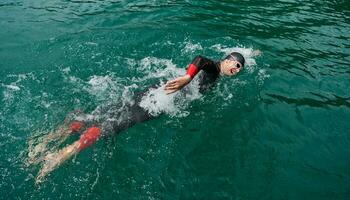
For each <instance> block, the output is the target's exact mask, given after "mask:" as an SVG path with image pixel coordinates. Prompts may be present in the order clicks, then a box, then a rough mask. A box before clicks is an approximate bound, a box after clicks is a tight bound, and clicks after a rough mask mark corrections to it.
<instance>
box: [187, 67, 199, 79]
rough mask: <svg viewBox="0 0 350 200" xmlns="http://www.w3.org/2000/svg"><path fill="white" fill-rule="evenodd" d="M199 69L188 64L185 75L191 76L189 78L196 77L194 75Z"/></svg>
mask: <svg viewBox="0 0 350 200" xmlns="http://www.w3.org/2000/svg"><path fill="white" fill-rule="evenodd" d="M198 71H199V69H198V67H197V66H196V65H194V64H190V65H189V66H188V68H187V73H186V74H188V75H190V76H191V78H193V77H194V76H196V74H197V73H198Z"/></svg>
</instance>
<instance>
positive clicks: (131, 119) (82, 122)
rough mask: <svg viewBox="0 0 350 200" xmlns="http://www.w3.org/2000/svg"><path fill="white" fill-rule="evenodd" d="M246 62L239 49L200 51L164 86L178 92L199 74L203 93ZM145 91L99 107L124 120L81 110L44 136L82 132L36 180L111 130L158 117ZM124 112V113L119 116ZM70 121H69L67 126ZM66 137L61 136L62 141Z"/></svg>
mask: <svg viewBox="0 0 350 200" xmlns="http://www.w3.org/2000/svg"><path fill="white" fill-rule="evenodd" d="M244 64H245V59H244V57H243V56H242V54H240V53H238V52H232V53H231V54H229V55H228V56H226V57H225V58H224V59H223V60H220V61H218V62H215V61H213V60H211V59H208V58H206V57H204V56H200V55H199V56H196V57H195V58H194V59H193V61H192V62H191V63H190V64H189V66H188V68H187V71H186V74H185V75H183V76H181V77H178V78H176V79H173V80H170V81H168V82H167V83H166V84H165V86H164V90H165V92H166V94H172V93H174V92H177V91H179V90H181V89H182V88H183V87H185V86H186V85H187V84H189V83H190V82H191V81H192V80H193V79H194V78H195V77H196V76H198V78H199V91H200V92H201V93H203V92H204V91H205V90H207V89H209V88H211V87H212V86H213V85H214V84H215V82H216V80H217V79H218V78H219V76H220V75H227V76H233V75H236V74H237V73H239V72H240V71H241V70H242V69H243V67H244ZM197 74H198V75H197ZM146 92H147V91H145V92H142V93H140V94H138V95H136V97H135V99H134V103H133V104H130V105H127V106H123V107H122V109H120V107H118V106H113V105H112V106H109V107H107V108H105V109H106V110H102V111H99V112H102V113H106V114H107V116H110V117H107V119H123V120H103V119H102V120H101V119H98V118H94V117H93V115H87V114H84V113H81V112H79V113H78V114H77V115H76V117H75V119H74V120H72V121H71V122H68V123H65V124H64V125H63V127H60V128H59V129H58V130H59V131H58V132H59V133H53V134H49V137H48V138H47V139H46V140H44V143H45V141H46V143H48V142H51V141H52V140H54V139H55V138H56V139H57V137H59V136H57V135H56V136H55V134H59V135H60V136H62V137H63V140H64V139H65V138H67V137H68V136H69V135H71V134H74V133H82V134H81V136H80V139H79V140H77V141H75V142H74V143H73V144H70V145H68V146H66V147H64V148H63V149H61V150H59V151H58V152H54V153H49V154H47V155H46V156H45V158H44V159H43V161H44V164H43V166H42V168H41V170H40V171H39V173H38V176H37V179H36V182H37V183H39V182H41V181H42V180H43V178H44V177H45V176H46V175H47V174H49V173H50V172H51V171H53V170H54V169H55V168H57V167H58V166H60V165H61V164H62V163H63V162H64V161H66V160H67V159H69V158H71V157H72V156H73V155H76V154H78V153H79V152H81V151H83V150H84V149H86V148H88V147H90V146H91V145H93V144H94V143H96V141H97V140H99V139H100V138H101V137H103V136H107V135H109V134H117V133H119V132H121V131H123V130H125V129H127V128H130V127H132V126H133V125H135V124H137V123H141V122H144V121H147V120H150V119H153V118H155V117H156V116H154V115H152V114H150V113H149V112H148V111H147V110H145V109H144V108H143V107H141V106H140V102H141V100H142V97H143V96H144V95H145V93H146ZM121 115H123V117H118V116H121ZM67 124H69V125H68V127H67ZM63 140H61V142H62V141H63ZM41 145H42V144H41Z"/></svg>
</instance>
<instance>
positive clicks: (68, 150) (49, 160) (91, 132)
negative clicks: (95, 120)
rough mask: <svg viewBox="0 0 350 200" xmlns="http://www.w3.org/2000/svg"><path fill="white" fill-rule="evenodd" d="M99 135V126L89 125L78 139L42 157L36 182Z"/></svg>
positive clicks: (91, 143) (93, 141) (90, 143)
mask: <svg viewBox="0 0 350 200" xmlns="http://www.w3.org/2000/svg"><path fill="white" fill-rule="evenodd" d="M100 136H101V129H100V128H98V127H96V126H93V127H90V128H88V129H87V130H86V131H85V132H84V134H82V135H81V137H80V139H79V140H78V141H76V142H74V143H73V144H71V145H68V146H66V147H65V148H63V149H61V150H59V151H58V152H53V153H50V154H48V155H47V156H46V157H45V159H44V164H43V167H42V168H41V170H40V171H39V173H38V176H37V178H36V183H40V182H41V181H42V180H43V178H44V177H45V176H46V175H47V174H49V173H50V172H51V171H53V170H54V169H56V168H57V167H59V166H60V165H61V164H62V163H64V161H66V160H68V159H69V158H71V157H72V156H74V155H76V154H78V153H79V152H80V151H82V150H84V149H85V148H87V147H89V146H91V145H93V144H94V143H95V142H96V141H97V140H98V139H99V138H100Z"/></svg>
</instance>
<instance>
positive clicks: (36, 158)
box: [26, 121, 85, 165]
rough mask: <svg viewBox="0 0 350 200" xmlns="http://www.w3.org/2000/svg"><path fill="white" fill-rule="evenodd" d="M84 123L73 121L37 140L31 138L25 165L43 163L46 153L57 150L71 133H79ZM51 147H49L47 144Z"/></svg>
mask: <svg viewBox="0 0 350 200" xmlns="http://www.w3.org/2000/svg"><path fill="white" fill-rule="evenodd" d="M84 125H85V123H84V122H81V121H73V122H72V123H71V124H70V125H66V124H63V125H62V126H60V127H59V128H57V129H56V130H55V131H53V132H50V133H48V134H47V135H44V136H42V137H39V138H32V139H30V140H29V141H28V145H29V148H28V159H27V162H26V164H27V165H32V164H38V163H40V162H41V161H43V157H44V155H45V154H46V152H47V151H48V150H49V149H50V151H54V150H55V149H57V148H58V147H59V146H60V145H61V144H62V143H63V142H64V141H65V140H66V139H67V138H68V136H70V135H71V134H73V133H78V132H80V131H81V130H82V129H83V127H84ZM50 143H52V145H50V146H51V147H49V144H50Z"/></svg>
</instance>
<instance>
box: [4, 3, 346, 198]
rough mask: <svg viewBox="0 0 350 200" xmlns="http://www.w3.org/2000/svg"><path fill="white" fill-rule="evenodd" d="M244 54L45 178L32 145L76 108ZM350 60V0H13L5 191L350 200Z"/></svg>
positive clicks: (7, 41) (89, 108)
mask: <svg viewBox="0 0 350 200" xmlns="http://www.w3.org/2000/svg"><path fill="white" fill-rule="evenodd" d="M257 50H260V51H261V52H262V54H261V55H260V56H254V52H255V51H257ZM232 51H239V52H241V53H242V54H243V55H244V56H245V57H246V59H247V65H246V67H245V69H244V71H243V72H242V73H241V74H239V75H237V76H235V77H222V78H220V80H219V81H218V83H217V85H216V87H214V88H213V89H212V90H210V91H207V92H206V93H204V94H202V95H201V94H199V93H196V92H195V91H196V89H197V86H196V81H195V80H194V81H193V83H191V84H190V85H189V86H188V89H190V90H193V91H194V92H193V93H192V95H187V96H186V95H185V96H183V95H182V96H181V93H177V94H175V95H171V96H164V95H163V96H162V95H160V96H161V98H160V97H159V98H156V99H155V100H154V101H155V102H154V101H146V102H145V107H147V108H149V110H150V112H154V113H156V114H157V113H164V114H162V115H160V116H159V117H157V118H155V119H153V120H151V121H147V122H145V123H142V124H138V125H136V126H134V127H132V128H130V129H128V130H125V131H123V132H121V133H120V134H118V135H114V136H110V137H106V138H103V139H101V140H99V141H98V142H97V143H96V144H95V145H94V146H93V147H91V148H89V149H87V150H85V151H83V152H81V153H80V154H79V155H77V156H76V157H75V158H73V159H70V160H69V161H67V162H66V163H64V164H63V165H62V166H61V167H59V168H58V169H56V170H55V171H53V172H52V173H51V174H50V175H49V176H47V177H46V179H45V180H44V181H43V182H42V183H40V184H36V183H35V179H36V176H37V173H38V171H39V169H40V164H37V165H28V154H29V153H30V152H31V151H32V150H33V149H32V147H31V145H30V144H31V142H32V141H35V142H40V138H42V137H44V136H45V135H46V134H47V133H49V132H50V131H52V130H54V129H55V128H56V127H57V126H59V125H60V124H62V121H64V119H65V118H66V116H67V115H68V114H69V113H71V112H72V111H74V110H82V111H84V112H86V113H93V112H94V110H96V108H99V107H107V108H108V106H109V105H111V104H112V105H113V104H118V103H125V102H129V101H132V96H133V94H135V93H136V92H138V91H141V90H145V89H147V88H148V87H150V86H151V85H153V84H158V86H161V85H162V84H164V83H165V82H166V81H167V80H169V79H172V78H174V77H177V76H179V75H181V74H184V72H185V69H186V67H187V65H188V64H189V63H190V62H191V61H192V59H193V58H194V57H195V56H196V55H204V56H206V57H208V58H212V59H214V60H220V59H222V58H223V57H225V55H226V54H228V53H230V52H232ZM349 63H350V3H349V2H348V1H345V0H339V1H296V0H279V1H278V0H264V1H228V0H222V1H214V0H210V1H199V0H196V1H195V0H193V1H188V0H187V1H174V0H173V1H170V0H163V1H161V0H150V1H144V0H136V1H122V0H120V1H118V0H106V1H97V0H89V1H83V0H81V1H76V0H74V1H73V0H51V1H44V0H36V1H28V0H23V1H16V0H2V1H1V3H0V95H1V101H0V106H1V110H0V120H1V121H0V149H1V151H0V158H1V159H0V194H1V196H0V199H237V200H238V199H242V200H246V199H317V200H319V199H327V200H328V199H350V157H349V155H350V148H349V146H350V131H349V130H350V89H349V85H350V78H349V75H350V65H349ZM158 94H159V91H158ZM156 97H157V96H156ZM152 102H153V103H152ZM101 115H102V117H103V113H101ZM78 138H79V136H78V135H73V136H71V137H70V138H69V139H68V140H67V141H66V142H65V143H63V144H61V146H55V148H59V147H63V146H65V145H67V144H69V143H72V142H73V141H75V140H77V139H78ZM53 148H54V147H53ZM46 151H47V152H49V151H50V149H49V148H48V149H46Z"/></svg>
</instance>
